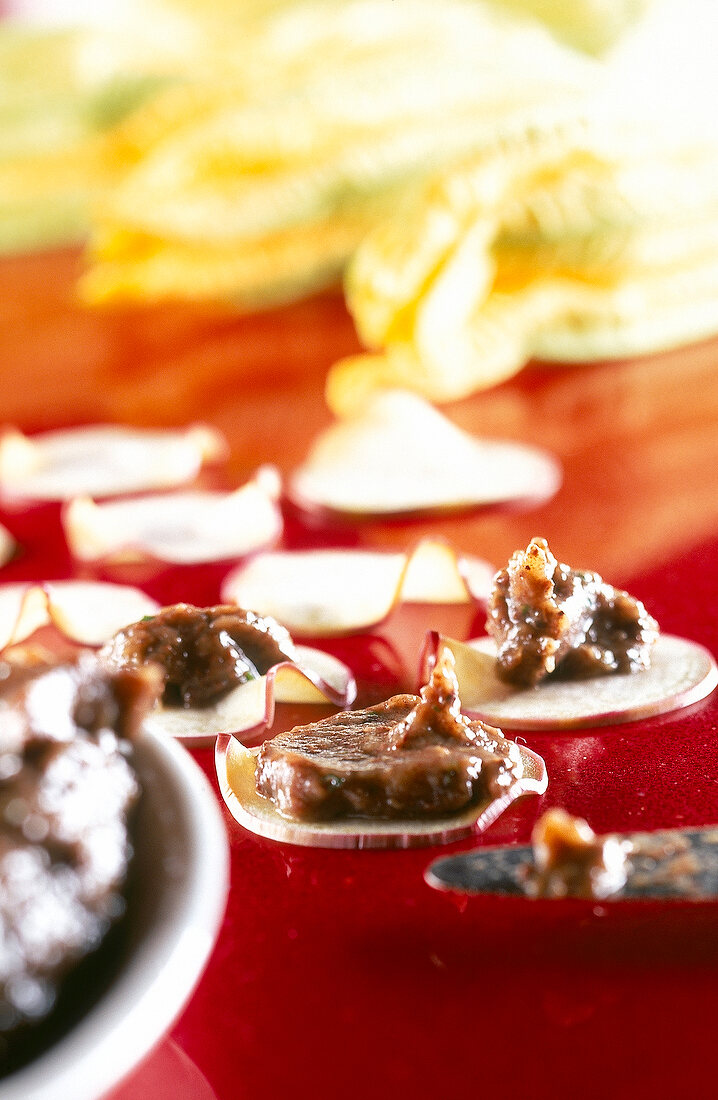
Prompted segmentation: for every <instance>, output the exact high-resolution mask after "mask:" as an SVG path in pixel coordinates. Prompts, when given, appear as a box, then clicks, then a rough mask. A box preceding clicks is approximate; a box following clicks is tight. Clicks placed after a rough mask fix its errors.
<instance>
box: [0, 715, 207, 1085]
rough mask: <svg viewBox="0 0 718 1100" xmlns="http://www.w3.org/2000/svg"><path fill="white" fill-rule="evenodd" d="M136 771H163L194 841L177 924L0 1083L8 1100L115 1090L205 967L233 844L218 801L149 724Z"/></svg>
mask: <svg viewBox="0 0 718 1100" xmlns="http://www.w3.org/2000/svg"><path fill="white" fill-rule="evenodd" d="M137 761H138V772H139V773H140V775H142V770H143V763H144V766H147V765H149V766H151V767H156V768H157V769H158V770H159V771H160V772H161V774H162V779H163V786H165V788H166V794H167V796H168V798H171V799H172V800H173V803H174V808H175V809H176V811H177V812H178V813H179V815H180V820H181V821H182V822H183V824H184V826H185V829H186V831H187V833H188V837H189V845H188V846H189V848H190V852H189V854H188V859H187V864H186V868H185V870H184V871H183V872H182V876H181V878H182V889H181V893H180V895H179V902H178V905H177V906H176V908H175V910H174V911H173V919H172V920H171V921H167V920H164V921H163V922H162V925H161V927H159V928H152V929H151V930H150V935H149V936H145V937H144V938H143V940H142V942H141V944H140V950H139V952H138V953H136V954H135V953H133V954H132V955H131V956H130V958H129V959H128V962H127V965H126V966H125V967H124V968H123V970H122V972H121V974H120V975H119V976H118V980H117V981H113V982H112V984H111V985H110V987H109V988H108V990H107V991H106V992H105V993H104V994H103V995H102V996H101V997H100V999H99V1000H98V1002H97V1004H96V1005H94V1006H93V1007H92V1008H91V1009H90V1010H89V1012H88V1013H87V1015H86V1016H84V1017H83V1018H82V1019H81V1020H80V1021H79V1022H78V1023H77V1025H76V1026H74V1027H73V1028H72V1029H71V1030H70V1031H69V1032H68V1033H67V1035H65V1036H63V1037H62V1038H61V1039H60V1040H59V1041H58V1042H57V1043H55V1044H54V1045H53V1046H51V1047H50V1048H49V1050H47V1051H46V1052H45V1053H43V1054H40V1055H39V1056H38V1057H37V1058H35V1059H34V1060H33V1061H32V1062H31V1063H29V1064H28V1065H27V1066H25V1067H23V1068H21V1069H19V1070H18V1071H16V1072H15V1073H13V1074H11V1075H9V1076H8V1077H6V1078H5V1079H4V1080H0V1095H1V1096H2V1100H67V1097H69V1096H72V1097H73V1100H97V1098H98V1097H100V1096H102V1095H103V1094H104V1093H105V1092H107V1091H108V1090H109V1089H111V1088H113V1087H115V1086H117V1085H118V1084H119V1083H120V1082H121V1080H122V1079H123V1078H124V1077H125V1076H127V1075H128V1074H129V1073H130V1072H131V1071H132V1070H133V1069H134V1068H135V1067H136V1066H138V1065H139V1063H140V1062H141V1061H142V1060H143V1059H144V1058H145V1056H146V1055H147V1054H148V1053H149V1052H150V1050H151V1049H152V1048H153V1047H154V1046H155V1045H156V1044H157V1043H158V1042H159V1040H160V1039H161V1038H162V1037H163V1036H164V1034H165V1033H166V1032H167V1031H168V1030H169V1028H170V1027H171V1025H172V1023H173V1022H174V1020H175V1019H176V1018H177V1016H179V1014H180V1011H181V1010H182V1008H183V1007H184V1005H185V1004H186V1002H187V1001H188V1000H189V998H190V996H191V994H192V992H193V990H194V987H195V985H196V984H197V982H198V980H199V978H200V975H201V973H202V971H203V969H204V967H205V964H206V962H207V960H208V958H209V955H210V953H211V951H212V948H213V946H214V943H215V941H216V938H217V934H218V932H219V927H220V924H221V921H222V917H223V915H224V910H225V905H226V900H227V892H228V885H229V848H228V842H227V834H226V829H225V825H224V819H223V816H222V812H221V809H220V805H219V800H218V798H217V796H216V795H215V793H214V791H213V790H212V788H211V786H210V783H209V781H208V780H207V778H206V776H205V775H204V773H203V772H202V770H201V768H200V767H199V766H198V765H197V764H196V763H195V761H194V760H193V759H192V757H191V756H190V754H189V753H188V752H187V750H186V749H184V748H183V747H182V746H181V745H179V744H177V743H176V742H174V741H172V740H170V739H169V738H166V737H162V736H158V735H157V734H155V733H153V732H152V731H151V730H146V731H145V733H144V735H143V736H142V737H141V738H140V740H139V742H138V745H137Z"/></svg>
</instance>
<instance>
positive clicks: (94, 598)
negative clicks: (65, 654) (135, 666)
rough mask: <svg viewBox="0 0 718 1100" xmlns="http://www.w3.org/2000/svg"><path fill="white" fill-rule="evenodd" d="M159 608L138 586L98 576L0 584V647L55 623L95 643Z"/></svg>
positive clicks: (63, 630) (84, 642)
mask: <svg viewBox="0 0 718 1100" xmlns="http://www.w3.org/2000/svg"><path fill="white" fill-rule="evenodd" d="M158 608H159V605H158V604H157V603H156V601H155V600H152V599H150V597H149V596H147V595H146V594H145V593H144V592H142V591H141V590H140V589H139V588H133V587H131V586H130V585H124V584H110V583H105V582H102V581H44V582H42V583H40V584H32V583H29V582H28V583H22V582H19V583H15V584H4V585H0V650H2V649H5V648H7V647H8V646H10V645H16V644H17V643H19V642H22V641H24V640H25V639H26V638H29V637H30V636H31V635H32V634H34V633H35V631H36V630H39V629H40V628H41V627H43V626H48V625H50V624H53V625H54V626H55V627H56V628H57V629H58V630H59V631H60V633H61V634H63V635H64V636H65V637H66V638H68V639H69V640H70V641H73V642H77V643H78V645H83V646H99V645H102V643H103V642H106V641H107V640H108V638H111V637H112V635H113V634H115V633H116V632H117V631H118V630H120V629H121V627H123V626H125V625H126V624H127V623H128V622H134V621H136V620H137V619H141V618H142V616H143V615H153V614H154V613H155V612H156V611H157V610H158Z"/></svg>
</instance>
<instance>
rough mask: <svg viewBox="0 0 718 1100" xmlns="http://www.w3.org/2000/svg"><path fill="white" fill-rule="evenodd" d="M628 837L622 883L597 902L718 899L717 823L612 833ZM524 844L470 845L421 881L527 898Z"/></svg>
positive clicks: (529, 860)
mask: <svg viewBox="0 0 718 1100" xmlns="http://www.w3.org/2000/svg"><path fill="white" fill-rule="evenodd" d="M616 835H617V837H618V839H619V840H623V841H628V842H629V843H630V850H629V851H628V852H627V855H626V868H625V870H626V882H625V884H624V885H623V886H622V887H621V888H620V889H619V890H616V891H615V892H614V893H612V894H610V895H609V896H608V897H601V898H600V899H596V900H600V901H601V904H603V903H604V902H611V901H622V900H630V899H641V898H642V899H647V900H651V899H665V900H673V901H680V900H689V901H706V900H711V899H713V898H718V825H712V826H707V827H704V828H700V829H662V830H659V831H656V832H645V833H623V834H616ZM532 866H533V850H532V848H531V847H530V846H529V845H525V846H503V847H494V848H476V849H474V850H473V851H471V852H462V853H461V854H460V855H455V856H445V857H443V858H441V859H437V860H435V861H434V862H433V863H432V864H431V865H430V866H429V867H428V868H427V870H426V872H425V875H424V877H425V879H426V881H427V882H428V883H429V885H430V886H434V887H436V888H437V889H439V890H452V891H457V892H459V893H462V894H494V895H507V896H514V897H524V898H527V899H529V900H531V895H530V893H529V892H528V890H527V887H526V872H527V870H528V869H530V868H531V867H532Z"/></svg>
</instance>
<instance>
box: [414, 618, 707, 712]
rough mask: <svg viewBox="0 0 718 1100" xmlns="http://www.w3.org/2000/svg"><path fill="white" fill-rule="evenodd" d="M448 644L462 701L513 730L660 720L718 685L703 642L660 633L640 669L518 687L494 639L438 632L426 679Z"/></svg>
mask: <svg viewBox="0 0 718 1100" xmlns="http://www.w3.org/2000/svg"><path fill="white" fill-rule="evenodd" d="M444 645H447V646H448V647H449V648H450V649H451V651H452V653H453V654H454V658H455V661H456V676H457V679H458V681H459V689H460V692H461V701H462V707H463V709H464V710H465V711H466V713H467V714H469V715H471V717H473V718H480V719H481V720H482V721H484V722H489V723H491V724H493V725H498V726H501V727H502V728H504V729H510V730H549V729H550V730H555V729H580V728H585V727H592V726H610V725H617V724H619V723H621V722H635V721H638V720H639V719H643V718H653V717H655V716H656V715H659V714H667V713H670V712H671V711H674V710H679V709H680V708H682V707H687V706H690V705H691V704H693V703H697V702H699V701H700V700H701V699H705V698H706V696H708V695H710V693H711V692H712V691H713V690H714V689H715V688H716V686H718V666H717V665H716V662H715V660H714V658H713V656H712V654H711V653H710V652H709V651H708V650H707V649H706V648H705V647H704V646H702V645H699V644H698V643H697V642H691V641H689V640H688V639H686V638H679V637H677V636H676V635H673V634H659V636H658V641H657V642H656V644H655V646H654V648H653V650H652V652H651V664H650V667H649V668H647V669H643V670H642V671H640V672H632V673H625V674H620V675H619V674H615V673H609V674H607V675H605V676H594V677H590V678H587V679H585V680H542V681H541V682H540V683H538V684H536V685H535V686H534V687H528V688H517V687H513V686H512V685H511V684H507V683H505V681H503V680H500V679H499V677H498V676H497V675H496V644H495V642H494V640H493V638H488V637H486V638H475V639H472V640H471V641H469V642H458V641H455V640H454V639H452V638H445V637H443V636H442V635H440V634H438V633H437V632H436V631H430V632H429V633H428V634H427V636H426V640H425V642H424V647H423V651H422V656H421V661H420V672H419V675H420V677H424V676H426V675H427V672H428V670H429V669H431V667H432V666H433V664H434V661H435V660H436V656H437V654H438V652H439V650H440V649H441V647H442V646H444Z"/></svg>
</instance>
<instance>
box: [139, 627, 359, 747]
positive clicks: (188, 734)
mask: <svg viewBox="0 0 718 1100" xmlns="http://www.w3.org/2000/svg"><path fill="white" fill-rule="evenodd" d="M296 651H297V658H296V661H295V662H292V661H282V662H281V663H280V664H277V665H274V666H273V667H272V668H270V669H269V671H268V672H267V673H266V674H265V675H264V676H259V677H257V678H255V679H253V680H248V681H247V682H246V683H244V684H239V686H238V687H236V688H234V689H233V690H232V691H230V692H229V694H228V695H225V696H223V697H222V698H221V699H219V700H218V701H217V702H216V703H213V704H212V705H211V706H206V707H168V706H164V705H162V704H158V705H157V706H156V707H155V709H154V710H153V711H152V712H151V714H150V715H149V716H148V717H147V719H146V720H145V721H146V724H148V725H149V726H151V727H152V729H154V730H155V731H156V732H158V733H162V734H165V735H168V736H170V737H176V738H177V739H178V740H179V741H183V742H184V743H185V744H192V745H201V744H206V743H208V742H211V741H214V739H215V737H217V735H218V734H225V733H226V734H228V735H229V734H234V736H235V737H239V738H242V739H243V740H245V741H252V740H256V739H257V738H258V737H260V736H261V734H262V733H263V732H264V730H266V729H267V728H268V727H269V726H271V724H272V722H273V720H274V710H275V704H276V703H314V704H327V703H329V704H332V705H334V706H337V707H347V706H349V705H350V704H351V703H352V702H353V701H354V698H355V696H356V683H355V680H354V677H353V675H352V673H351V672H350V670H349V669H348V668H347V666H346V665H345V664H343V663H342V662H341V661H339V660H337V658H336V657H332V656H331V654H329V653H324V652H323V651H322V650H318V649H313V648H311V647H310V646H301V645H300V646H297V647H296Z"/></svg>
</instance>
